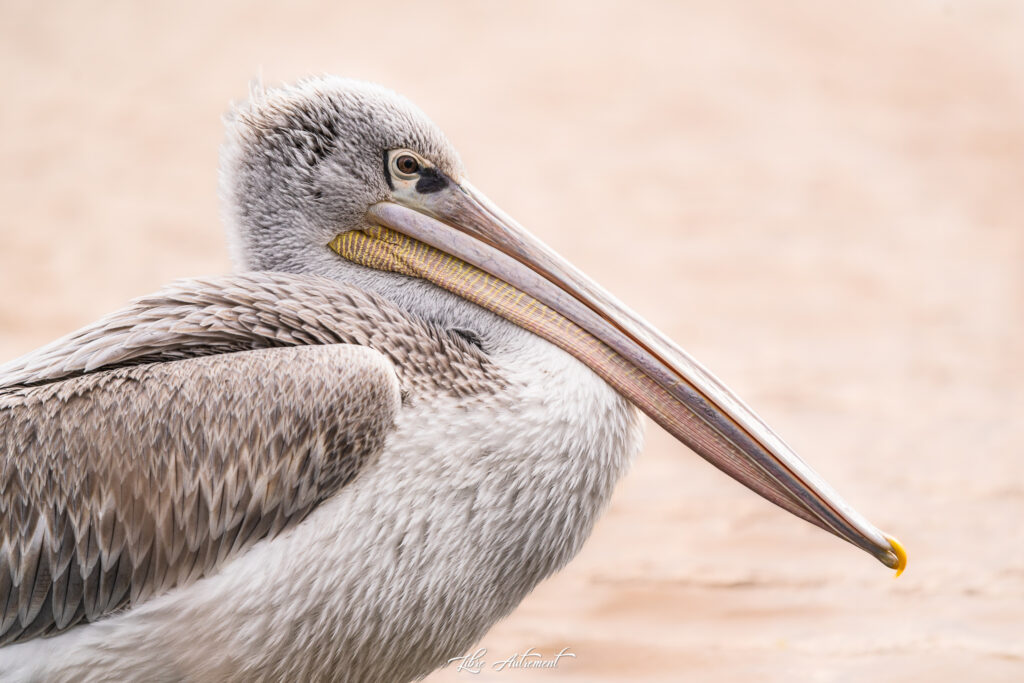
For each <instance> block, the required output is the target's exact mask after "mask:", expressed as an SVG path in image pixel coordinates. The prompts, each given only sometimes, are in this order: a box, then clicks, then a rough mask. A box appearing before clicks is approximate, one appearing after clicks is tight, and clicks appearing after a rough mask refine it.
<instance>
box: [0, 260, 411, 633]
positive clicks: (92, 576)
mask: <svg viewBox="0 0 1024 683" xmlns="http://www.w3.org/2000/svg"><path fill="white" fill-rule="evenodd" d="M292 279H293V280H295V281H296V282H298V280H297V279H295V278H292ZM233 282H235V283H236V284H237V283H238V280H237V278H236V279H235V280H233ZM293 284H294V283H293ZM314 284H316V283H314ZM321 284H322V283H321ZM323 286H325V287H326V285H323ZM197 287H198V285H197ZM221 294H223V292H219V294H218V296H219V295H221ZM236 294H238V292H236ZM238 296H239V297H240V296H241V295H238ZM236 298H238V297H236ZM153 301H157V299H154V300H153ZM159 301H165V300H164V299H160V300H159ZM135 306H136V309H138V307H139V306H140V304H139V303H136V304H135ZM142 308H144V309H146V310H149V311H150V312H152V310H153V306H152V305H150V306H149V307H148V308H147V307H146V306H143V307H142ZM236 308H237V310H236V311H235V312H234V314H233V315H235V317H236V318H237V316H242V317H244V316H246V315H254V310H255V309H253V308H252V307H246V305H244V304H242V303H239V302H236ZM285 308H286V309H287V306H286V307H285ZM214 309H216V306H212V307H211V306H206V309H205V310H206V313H207V314H211V315H213V319H214V320H216V315H215V313H214ZM197 310H198V309H197ZM137 312H138V310H137ZM307 313H309V314H310V315H313V316H314V317H316V312H315V311H314V310H312V309H309V310H307ZM371 313H372V311H371ZM143 317H144V318H145V316H143ZM229 317H231V316H224V319H227V318H229ZM371 317H372V316H371ZM121 318H123V319H126V318H125V316H124V315H123V314H121ZM149 319H150V321H151V322H154V324H156V325H157V326H158V327H162V331H160V332H159V333H155V332H153V330H150V331H149V332H146V330H145V323H143V324H141V326H137V327H133V326H131V325H127V324H126V325H123V326H122V330H121V334H122V338H121V343H117V342H110V341H109V340H107V341H106V342H105V343H98V342H101V341H103V339H102V335H100V336H95V335H94V336H93V338H91V340H89V341H87V343H93V344H95V346H94V348H93V350H92V351H91V352H90V353H85V354H82V353H80V352H81V349H82V348H84V347H83V346H82V345H81V344H78V345H77V346H76V344H75V343H74V340H75V339H80V337H75V336H74V335H72V336H71V337H68V338H65V340H63V342H62V344H63V346H64V351H61V347H60V345H51V347H47V349H44V350H45V351H46V352H47V353H48V354H50V356H49V357H51V358H63V361H64V362H63V364H62V366H61V369H60V371H59V372H58V371H53V365H48V366H47V365H45V364H44V365H39V361H38V359H39V358H40V356H39V354H34V355H30V356H29V357H28V358H29V362H35V363H36V366H35V368H34V369H30V370H25V369H24V366H25V361H16V362H15V363H13V364H9V365H8V366H7V369H8V372H7V374H6V375H4V374H2V373H0V644H2V643H8V642H13V641H18V640H26V639H29V638H33V637H35V636H38V635H42V634H47V633H53V632H57V631H61V630H63V629H66V628H69V627H70V626H72V625H74V624H76V623H78V622H81V621H83V620H87V621H91V620H94V619H98V618H100V617H102V616H103V615H105V614H108V613H110V612H112V611H114V610H117V609H121V608H124V607H127V606H131V605H134V604H138V603H140V602H142V601H144V600H145V599H147V597H150V596H152V595H154V594H157V593H159V592H162V591H165V590H167V589H169V588H171V587H173V586H175V585H182V584H186V583H189V582H191V581H194V580H196V579H197V578H199V577H201V576H203V575H205V574H207V573H209V572H211V571H212V570H214V569H216V567H217V566H218V565H219V564H221V563H222V562H224V561H225V560H227V559H229V558H230V557H232V556H233V555H235V554H237V553H238V552H240V551H242V550H243V549H245V548H246V547H248V546H250V545H251V544H253V543H254V542H256V541H257V540H259V539H261V538H267V537H272V536H274V535H276V534H277V533H279V532H280V531H281V530H283V529H285V528H287V527H288V526H289V525H293V524H295V523H297V522H298V521H300V520H301V519H302V518H303V517H304V516H305V515H306V514H307V513H308V512H309V511H310V510H311V509H313V508H314V507H315V506H316V505H317V504H318V503H319V502H321V501H323V500H324V499H325V498H327V497H329V496H330V495H331V494H332V493H334V492H336V491H337V490H338V489H339V488H340V487H342V486H344V485H345V484H346V483H347V482H349V481H351V480H352V478H353V477H354V476H355V475H356V473H357V472H358V471H359V469H360V467H361V466H362V465H363V464H364V463H365V462H367V460H368V459H370V458H372V457H373V456H374V455H375V454H376V453H378V452H379V451H380V449H381V448H382V446H383V443H384V441H385V439H386V436H387V434H388V432H389V431H390V428H391V426H392V424H393V421H394V418H395V415H396V413H397V411H398V409H399V405H400V400H401V399H400V389H399V381H398V378H397V377H396V374H395V367H394V365H393V364H392V362H391V361H389V360H388V359H387V358H385V357H384V356H383V355H382V354H380V353H378V352H377V351H374V350H372V349H369V348H366V347H361V346H352V345H346V344H337V343H329V342H332V341H335V338H334V337H331V336H330V335H326V336H323V337H322V339H320V341H319V342H318V341H316V340H314V341H312V342H311V343H312V344H317V343H319V344H321V345H308V343H310V342H307V345H296V346H287V347H283V348H261V349H260V348H258V349H256V350H246V351H236V350H235V349H237V348H246V347H247V345H248V348H251V347H253V346H266V345H268V344H269V342H260V343H254V342H252V339H249V338H248V337H246V335H245V334H242V333H241V332H239V331H238V330H235V331H234V332H233V333H232V334H226V335H225V334H214V333H212V332H211V331H210V330H211V327H210V326H207V328H206V333H205V334H206V337H205V342H204V341H203V337H202V335H199V334H198V333H197V328H195V327H194V325H195V321H192V322H190V323H187V324H184V325H183V327H182V328H181V329H180V330H178V331H174V330H172V329H170V327H169V326H168V324H167V320H168V315H167V311H166V309H165V310H164V311H163V313H160V314H154V315H151V316H150V318H149ZM178 322H180V319H179V320H178ZM210 325H213V323H210ZM220 325H221V326H224V323H223V320H222V321H221V323H220ZM213 327H216V326H215V325H213ZM327 327H330V326H329V325H327ZM292 328H295V329H292ZM300 328H301V326H297V325H293V326H291V327H289V326H286V325H282V326H281V329H280V330H278V331H276V332H275V330H272V329H269V328H268V329H267V330H265V332H266V334H265V335H264V337H267V338H275V339H276V338H278V337H280V336H285V335H289V334H291V335H292V339H291V343H293V344H301V343H302V342H301V341H300V340H297V339H296V338H295V337H294V335H293V334H292V332H296V330H297V329H300ZM91 329H92V331H93V333H95V331H96V329H97V327H95V326H94V327H93V328H91ZM289 329H292V332H288V330H289ZM86 332H89V330H88V329H87V330H86ZM133 335H134V337H133ZM147 335H148V338H149V339H150V340H151V343H150V344H149V345H147V344H146V343H145V342H144V340H143V339H144V337H146V336H147ZM87 336H88V335H87ZM256 336H259V335H256ZM129 338H134V342H133V345H130V346H129V347H126V345H125V344H124V343H123V342H124V340H126V339H129ZM318 339H319V338H318ZM69 340H70V342H69ZM325 342H328V343H327V344H325ZM277 343H281V342H280V340H278V342H277ZM69 348H70V350H68V349H69ZM126 348H128V349H130V350H126ZM224 351H228V352H224ZM76 353H78V354H79V355H78V356H77V360H76V361H74V362H71V361H70V360H69V359H71V358H72V357H74V356H75V354H76ZM96 353H101V354H105V357H106V358H107V362H94V363H92V365H89V363H88V360H89V358H93V359H94V360H95V354H96ZM161 355H162V357H165V358H166V357H170V358H175V357H177V358H180V359H178V360H165V361H163V362H147V363H146V364H142V365H124V363H130V362H143V361H146V360H151V359H153V358H155V357H161ZM33 359H34V360H33ZM111 359H112V361H111ZM110 362H113V363H114V364H115V365H116V364H121V366H120V367H113V368H112V369H109V363H110ZM19 363H21V365H19ZM76 363H77V365H76ZM86 366H88V370H87V367H86ZM19 367H20V368H21V370H18V368H19ZM10 368H15V369H14V370H13V371H10ZM18 372H20V373H21V374H20V375H17V373H18Z"/></svg>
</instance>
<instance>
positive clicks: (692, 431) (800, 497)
mask: <svg viewBox="0 0 1024 683" xmlns="http://www.w3.org/2000/svg"><path fill="white" fill-rule="evenodd" d="M434 175H435V176H438V175H439V174H438V173H435V174H434ZM441 178H442V179H443V180H444V181H446V182H445V183H441V182H437V178H434V180H435V182H433V183H432V184H431V186H430V189H429V192H426V193H423V192H412V191H410V192H405V193H402V194H399V193H397V192H396V194H395V199H394V201H387V202H381V203H378V204H374V205H373V206H372V207H371V208H370V209H369V212H368V216H367V218H368V220H369V222H370V223H371V224H372V225H373V226H375V227H373V228H370V229H368V230H363V231H355V232H347V233H342V234H341V235H339V236H338V237H337V238H336V239H335V240H334V241H333V242H332V243H331V245H330V246H331V247H332V248H333V249H334V250H335V251H337V252H338V253H339V254H341V255H342V256H344V257H346V258H348V259H350V260H353V261H356V262H359V263H363V264H364V265H369V266H371V267H376V268H381V269H386V270H392V271H396V272H402V273H406V274H409V275H415V276H417V277H422V278H424V279H427V280H430V281H432V282H434V283H435V284H437V285H439V286H441V287H444V288H445V289H448V290H450V291H452V292H455V293H456V294H458V295H460V296H463V297H464V298H467V299H469V300H471V301H473V302H475V303H477V304H479V305H481V306H483V307H485V308H488V309H490V310H491V311H493V312H495V313H497V314H498V315H501V316H503V317H505V318H507V319H509V320H511V321H512V322H514V323H515V324H517V325H520V326H521V327H524V328H526V329H529V330H531V331H533V332H535V333H536V334H538V335H540V336H542V337H544V338H545V339H548V340H549V341H551V342H552V343H554V344H556V345H558V346H560V347H561V348H563V349H565V350H566V351H568V352H569V353H571V354H572V355H574V356H575V357H577V358H578V359H579V360H580V361H582V362H584V363H586V364H587V365H588V366H590V367H591V368H592V369H593V370H594V371H595V372H596V373H597V374H598V375H600V376H601V377H602V378H604V379H605V380H606V381H607V382H609V383H610V384H611V385H612V386H613V387H615V388H616V389H617V390H618V391H619V392H620V393H621V394H622V395H624V396H625V397H626V398H627V399H629V400H630V401H632V402H633V403H634V404H635V405H636V406H638V407H639V408H640V409H642V410H643V411H644V412H645V413H646V414H647V415H649V416H650V417H651V418H652V419H653V420H654V421H655V422H657V423H658V424H659V425H661V426H662V427H664V428H665V429H666V430H668V431H669V432H670V433H671V434H672V435H673V436H675V437H676V438H677V439H679V440H680V441H682V442H683V443H685V444H686V445H687V446H689V447H690V448H691V449H692V450H694V451H695V452H696V453H697V454H698V455H700V456H702V457H703V458H705V459H706V460H708V461H709V462H710V463H711V464H713V465H714V466H715V467H717V468H719V469H721V470H722V471H723V472H725V473H726V474H728V475H729V476H731V477H732V478H734V479H736V480H737V481H739V482H740V483H741V484H743V485H745V486H747V487H748V488H750V489H751V490H753V491H754V492H755V493H757V494H759V495H761V496H762V497H764V498H766V499H768V500H769V501H771V502H773V503H775V504H776V505H779V506H780V507H782V508H784V509H785V510H788V511H789V512H791V513H793V514H794V515H796V516H798V517H801V518H803V519H805V520H807V521H809V522H811V523H813V524H815V525H817V526H819V527H821V528H822V529H825V530H826V531H829V532H831V533H833V534H835V535H836V536H838V537H840V538H842V539H844V540H846V541H848V542H850V543H852V544H853V545H855V546H857V547H858V548H861V549H863V550H865V551H867V552H868V553H870V554H871V555H873V556H875V557H876V558H877V559H878V560H880V561H881V562H882V563H883V564H885V565H886V566H888V567H891V568H893V569H896V570H897V572H898V573H899V572H902V570H903V567H904V565H905V564H906V553H905V552H904V551H903V549H902V548H901V547H900V545H899V543H898V542H896V541H895V539H893V538H892V537H890V536H887V535H886V534H884V533H882V532H881V531H879V530H878V529H876V528H875V527H874V526H872V525H871V524H870V523H869V522H868V521H867V520H866V519H865V518H864V517H862V516H861V515H860V514H859V513H857V512H856V511H855V510H854V509H853V508H851V507H850V506H849V505H847V504H846V503H845V502H844V501H843V500H842V499H841V498H840V497H839V495H838V494H837V493H836V492H835V491H834V490H833V489H832V487H831V486H829V485H828V484H827V483H826V482H825V481H824V480H823V479H822V478H821V477H820V476H818V474H816V473H815V472H814V471H813V470H812V469H811V468H810V467H808V466H807V465H806V464H805V463H804V461H803V460H801V459H800V458H799V457H798V456H797V455H796V454H795V453H794V452H793V451H792V449H790V448H789V446H787V445H786V444H785V442H783V441H782V439H781V438H779V437H778V436H777V435H776V434H775V433H774V432H773V431H772V430H771V429H770V428H769V427H768V425H766V424H765V423H764V421H763V420H761V418H759V417H758V416H757V415H756V414H755V413H754V412H753V411H752V410H751V409H750V408H748V407H747V406H746V405H745V404H744V403H743V402H742V401H741V400H740V399H739V398H737V397H736V395H735V394H733V393H732V392H731V391H730V390H729V389H728V388H727V387H725V386H724V385H723V384H722V383H721V382H720V381H719V380H718V379H716V378H715V377H714V376H713V375H712V374H711V373H710V372H708V371H707V370H705V369H704V368H703V367H702V366H701V365H700V364H698V363H697V362H696V361H694V360H693V359H692V358H690V356H689V355H687V354H686V352H684V351H683V350H682V349H681V348H679V347H678V346H677V345H676V344H675V343H673V342H672V341H671V340H670V339H668V338H667V337H666V336H665V335H663V334H662V333H661V332H659V331H658V330H657V329H655V328H654V327H653V326H652V325H651V324H649V323H647V322H645V321H644V320H642V319H641V318H640V317H639V316H637V315H636V314H635V313H633V312H632V311H630V310H629V309H628V308H627V307H626V306H624V305H623V304H622V303H620V302H619V301H618V300H616V299H615V298H614V297H613V296H611V295H610V294H609V293H607V292H606V291H604V290H603V289H602V288H601V287H600V286H598V285H597V284H596V283H594V282H593V281H592V280H591V279H589V278H588V277H586V276H585V275H584V274H583V273H581V272H580V271H578V270H577V269H576V268H575V267H573V266H572V265H571V264H570V263H568V262H567V261H566V260H565V259H563V258H562V257H560V256H559V255H558V254H556V253H555V252H554V251H553V250H551V249H550V248H549V247H547V246H546V245H544V244H543V243H542V242H541V241H540V240H538V239H537V238H535V237H533V236H532V235H531V234H530V233H528V232H527V231H526V230H525V229H524V228H522V227H521V226H520V225H519V224H518V223H516V222H515V221H514V220H512V219H511V218H510V217H508V216H507V215H505V213H504V212H502V211H501V210H500V209H499V208H497V207H496V206H494V204H492V203H491V202H490V201H489V200H488V199H487V198H486V197H485V196H484V195H483V194H481V193H480V192H479V191H477V190H476V189H475V188H473V187H472V186H471V185H470V184H469V183H468V182H465V181H459V182H456V181H455V180H453V179H451V178H447V177H444V176H441ZM439 186H440V187H439ZM392 231H394V232H392ZM396 233H397V234H396ZM897 575H898V574H897Z"/></svg>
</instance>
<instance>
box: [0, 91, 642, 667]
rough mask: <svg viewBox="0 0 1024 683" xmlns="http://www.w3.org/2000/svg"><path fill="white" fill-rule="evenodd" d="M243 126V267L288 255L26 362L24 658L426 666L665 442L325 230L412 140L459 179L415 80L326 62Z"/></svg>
mask: <svg viewBox="0 0 1024 683" xmlns="http://www.w3.org/2000/svg"><path fill="white" fill-rule="evenodd" d="M227 125H228V139H227V141H226V143H225V145H224V150H223V154H222V164H221V193H222V196H223V198H224V205H225V218H226V222H227V224H228V229H229V235H230V237H231V243H232V252H233V255H234V257H235V259H236V263H237V265H238V267H239V269H240V270H242V271H250V270H263V271H284V272H276V273H269V272H264V273H255V272H251V273H240V274H237V275H233V276H228V277H222V278H213V279H206V280H189V281H183V282H180V283H176V284H175V285H173V286H171V287H170V288H168V289H166V290H164V291H163V292H161V293H159V294H156V295H154V296H150V297H145V298H143V299H140V300H138V301H136V302H134V303H133V304H131V305H129V306H128V307H126V308H125V309H123V310H122V311H120V312H118V313H115V314H113V315H111V316H108V317H106V318H104V319H102V320H100V321H99V322H97V323H95V324H93V325H90V326H88V327H86V328H85V329H84V330H82V331H80V332H77V333H74V334H72V335H69V336H68V337H65V338H63V339H61V340H58V341H56V342H54V343H53V344H50V345H48V346H45V347H43V348H41V349H39V350H37V351H35V352H33V353H30V354H28V355H27V356H25V357H23V358H21V359H17V360H15V361H12V362H11V363H8V364H7V365H6V366H3V367H0V447H2V449H3V450H2V452H0V470H2V478H0V524H2V526H0V543H2V546H0V619H2V628H0V639H2V641H3V642H6V643H11V642H12V641H15V642H14V643H13V644H11V645H8V646H6V647H3V648H0V678H5V679H6V678H10V679H13V680H36V679H39V678H42V679H44V680H68V681H71V680H82V679H83V678H92V679H95V680H123V679H125V678H136V679H146V680H239V681H243V680H244V681H249V680H284V679H291V680H339V681H341V680H350V681H365V680H373V681H403V680H411V679H413V678H416V677H420V676H423V675H425V674H426V673H428V672H429V671H431V670H432V669H433V668H435V667H437V666H440V665H441V664H443V663H444V662H445V661H447V659H448V658H449V657H454V656H456V655H459V654H461V653H462V652H464V651H465V650H466V649H467V648H468V647H469V646H471V645H472V644H473V643H474V642H476V641H477V640H478V639H479V638H480V637H481V636H482V635H483V634H484V633H485V632H486V631H487V629H488V628H490V626H491V625H492V624H493V623H494V622H495V621H496V620H498V619H499V618H501V617H502V616H504V615H505V614H507V613H508V612H510V611H511V610H512V609H513V608H514V607H515V606H516V605H517V604H518V603H519V602H520V601H521V600H522V599H523V597H525V596H526V595H527V594H528V593H529V592H530V590H532V588H533V587H534V586H535V585H536V584H537V582H539V581H540V580H542V579H543V578H544V577H546V576H548V575H550V574H551V573H552V572H553V571H555V570H556V569H558V568H559V567H561V566H563V565H564V564H565V563H566V562H568V561H569V559H571V558H572V557H573V556H574V555H575V553H576V552H578V550H579V548H580V546H581V545H582V543H583V541H584V539H585V538H586V537H587V536H588V535H589V533H590V531H591V529H592V527H593V524H594V522H595V520H596V518H597V516H598V514H599V513H600V512H601V511H602V510H603V509H604V507H605V506H606V504H607V501H608V499H609V497H610V495H611V491H612V489H613V487H614V484H615V482H616V481H617V480H618V479H619V477H621V476H622V474H623V473H624V472H625V470H626V467H627V466H628V463H629V462H630V460H631V458H632V457H633V456H635V454H636V453H637V451H638V450H639V447H640V443H641V430H640V421H639V418H638V414H637V412H636V410H635V409H634V408H633V407H632V406H630V405H629V404H628V403H627V402H626V401H625V400H624V399H622V397H621V396H619V395H618V394H617V393H616V392H615V391H614V390H612V389H611V387H609V386H608V385H607V384H606V383H605V382H603V381H602V380H600V379H599V378H598V377H597V376H596V375H594V374H593V372H591V371H590V370H589V369H588V368H587V367H586V366H584V365H583V364H581V363H579V362H578V361H576V360H575V359H573V358H572V357H571V356H569V355H568V354H566V353H564V352H562V351H560V350H559V349H557V348H555V347H554V346H552V345H551V344H549V343H547V342H545V341H544V340H542V339H540V338H538V337H536V336H534V335H533V334H531V333H529V332H527V331H525V330H523V329H521V328H519V327H517V326H515V325H513V324H511V323H509V322H507V321H505V320H504V319H502V318H499V317H497V316H495V315H493V314H491V313H489V312H488V311H486V310H484V309H482V308H479V307H477V306H475V305H473V304H471V303H469V302H467V301H465V300H464V299H461V298H460V297H458V296H455V295H453V294H451V293H449V292H447V291H445V290H442V289H439V288H437V287H435V286H434V285H431V284H429V283H427V282H425V281H423V280H419V279H415V278H409V277H406V276H403V275H398V274H394V273H385V272H382V271H377V270H371V269H368V268H364V267H362V266H358V265H356V264H354V263H351V262H349V261H346V260H344V259H341V258H339V257H338V256H337V255H336V254H334V253H333V252H331V251H330V249H328V248H327V246H326V245H327V244H328V242H329V241H330V240H331V239H332V238H333V237H334V236H335V235H337V234H338V233H339V232H343V231H345V230H354V229H361V228H364V227H367V222H366V217H365V214H366V210H367V207H368V206H369V205H370V204H372V203H374V202H377V201H382V200H385V199H387V198H388V197H389V195H390V188H389V185H388V180H387V178H386V176H385V171H384V169H383V168H382V166H383V162H382V155H383V153H384V152H386V151H387V150H389V149H395V148H402V147H408V148H412V149H416V150H417V151H418V152H419V153H420V154H422V155H423V156H424V157H426V158H429V159H430V160H431V162H432V163H433V164H435V165H436V167H437V168H440V169H442V170H443V171H444V172H445V173H446V174H447V175H449V176H450V177H452V178H458V177H461V175H462V167H461V162H460V161H459V159H458V156H457V154H456V153H455V152H454V150H453V149H452V148H451V146H450V145H449V144H448V142H447V140H446V139H445V138H444V136H443V134H441V133H440V131H439V130H438V129H437V127H436V126H434V124H433V123H431V122H430V121H429V119H427V118H426V117H425V116H424V115H423V114H422V113H421V112H419V110H418V109H416V108H415V107H414V106H413V105H411V104H410V103H409V102H408V101H406V100H405V99H403V98H400V97H398V96H397V95H394V94H393V93H390V92H389V91H386V90H384V89H381V88H378V87H376V86H369V85H366V84H362V83H356V82H352V81H346V80H341V79H331V78H323V79H315V80H312V81H308V82H305V83H302V84H300V85H298V86H295V87H293V88H287V89H283V90H267V91H264V90H257V91H256V92H254V93H253V96H252V98H251V100H250V101H249V102H247V103H244V104H242V105H240V106H239V107H237V108H236V110H235V111H234V112H233V113H232V114H231V115H229V117H228V120H227ZM86 622H90V623H86ZM76 624H77V626H76ZM54 634H56V636H55V637H49V638H38V637H36V636H40V635H51V636H53V635H54ZM18 641H24V642H18Z"/></svg>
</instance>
